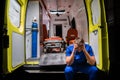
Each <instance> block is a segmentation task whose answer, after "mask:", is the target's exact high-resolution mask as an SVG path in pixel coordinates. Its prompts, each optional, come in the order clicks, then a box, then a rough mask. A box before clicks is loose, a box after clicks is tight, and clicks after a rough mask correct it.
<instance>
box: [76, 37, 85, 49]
mask: <svg viewBox="0 0 120 80" xmlns="http://www.w3.org/2000/svg"><path fill="white" fill-rule="evenodd" d="M75 43H76V44H78V46H79V47H80V46H81V45H82V44H83V43H84V40H83V38H80V37H77V38H75Z"/></svg>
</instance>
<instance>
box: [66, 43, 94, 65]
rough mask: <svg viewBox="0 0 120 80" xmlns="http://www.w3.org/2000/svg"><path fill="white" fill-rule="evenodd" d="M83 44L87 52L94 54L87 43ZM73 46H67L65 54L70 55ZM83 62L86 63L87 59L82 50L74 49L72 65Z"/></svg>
mask: <svg viewBox="0 0 120 80" xmlns="http://www.w3.org/2000/svg"><path fill="white" fill-rule="evenodd" d="M84 45H85V48H86V50H87V52H88V53H89V54H90V56H94V53H93V50H92V48H91V46H90V45H89V44H84ZM73 47H74V45H73V44H72V45H69V46H68V47H67V49H66V56H70V55H71V53H72V51H73ZM83 63H87V60H86V57H85V55H84V53H83V51H81V52H78V51H76V52H75V55H74V62H73V63H72V65H79V64H83Z"/></svg>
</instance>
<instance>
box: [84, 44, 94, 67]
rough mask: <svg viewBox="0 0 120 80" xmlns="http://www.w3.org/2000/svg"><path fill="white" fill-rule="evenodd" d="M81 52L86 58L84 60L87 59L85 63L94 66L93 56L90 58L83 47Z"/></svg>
mask: <svg viewBox="0 0 120 80" xmlns="http://www.w3.org/2000/svg"><path fill="white" fill-rule="evenodd" d="M83 52H84V54H85V56H86V59H87V62H88V63H89V64H90V65H95V63H96V60H95V56H94V55H93V56H90V54H89V53H88V52H87V50H86V48H85V46H83Z"/></svg>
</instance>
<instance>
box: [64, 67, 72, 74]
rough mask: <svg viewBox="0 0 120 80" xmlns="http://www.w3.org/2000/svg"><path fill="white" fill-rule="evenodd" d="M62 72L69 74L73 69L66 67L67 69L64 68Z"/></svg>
mask: <svg viewBox="0 0 120 80" xmlns="http://www.w3.org/2000/svg"><path fill="white" fill-rule="evenodd" d="M64 72H65V73H70V72H73V69H72V67H69V66H67V67H66V68H65V70H64Z"/></svg>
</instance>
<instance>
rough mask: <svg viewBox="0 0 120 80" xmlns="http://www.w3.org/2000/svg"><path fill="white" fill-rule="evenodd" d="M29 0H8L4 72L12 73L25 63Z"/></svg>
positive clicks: (5, 18) (5, 25) (6, 5)
mask: <svg viewBox="0 0 120 80" xmlns="http://www.w3.org/2000/svg"><path fill="white" fill-rule="evenodd" d="M26 5H27V0H6V4H5V17H4V20H5V21H4V30H5V31H6V33H4V36H5V40H6V43H5V42H4V43H5V44H6V45H7V46H5V47H4V50H3V69H4V73H10V72H12V71H14V70H15V69H17V68H18V67H20V66H21V65H23V64H24V63H25V45H24V42H25V41H24V29H25V28H24V27H25V26H24V24H25V12H26Z"/></svg>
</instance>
